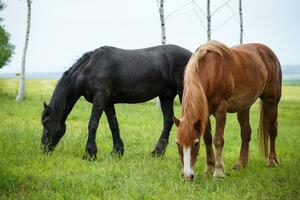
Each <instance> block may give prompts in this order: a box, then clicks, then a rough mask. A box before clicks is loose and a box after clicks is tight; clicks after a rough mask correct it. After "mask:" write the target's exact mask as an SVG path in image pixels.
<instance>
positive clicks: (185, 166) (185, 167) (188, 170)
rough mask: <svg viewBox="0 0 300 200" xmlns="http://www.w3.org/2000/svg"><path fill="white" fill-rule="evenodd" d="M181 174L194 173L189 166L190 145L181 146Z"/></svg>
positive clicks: (188, 175) (187, 175) (188, 174)
mask: <svg viewBox="0 0 300 200" xmlns="http://www.w3.org/2000/svg"><path fill="white" fill-rule="evenodd" d="M183 175H184V176H185V177H190V176H191V175H194V170H193V169H192V167H191V147H188V148H185V147H183Z"/></svg>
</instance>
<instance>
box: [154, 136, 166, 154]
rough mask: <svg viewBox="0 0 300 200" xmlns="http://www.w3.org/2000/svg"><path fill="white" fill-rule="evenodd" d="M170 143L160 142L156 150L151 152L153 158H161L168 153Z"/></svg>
mask: <svg viewBox="0 0 300 200" xmlns="http://www.w3.org/2000/svg"><path fill="white" fill-rule="evenodd" d="M167 144H168V142H167V141H166V140H165V139H162V140H160V141H159V142H158V143H157V145H156V147H155V149H154V150H153V151H152V152H151V156H152V157H161V156H163V155H164V154H165V153H166V148H167Z"/></svg>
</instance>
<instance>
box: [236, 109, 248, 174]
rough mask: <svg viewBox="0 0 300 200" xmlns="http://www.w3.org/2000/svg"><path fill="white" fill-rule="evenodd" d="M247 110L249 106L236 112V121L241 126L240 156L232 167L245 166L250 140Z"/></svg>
mask: <svg viewBox="0 0 300 200" xmlns="http://www.w3.org/2000/svg"><path fill="white" fill-rule="evenodd" d="M249 110H250V107H249V108H247V109H246V110H243V111H240V112H238V113H237V118H238V122H239V124H240V127H241V138H242V144H241V151H240V158H239V160H238V161H237V162H236V164H235V165H234V166H233V169H235V170H236V169H240V168H242V167H246V165H247V163H248V152H249V142H250V140H251V127H250V124H249Z"/></svg>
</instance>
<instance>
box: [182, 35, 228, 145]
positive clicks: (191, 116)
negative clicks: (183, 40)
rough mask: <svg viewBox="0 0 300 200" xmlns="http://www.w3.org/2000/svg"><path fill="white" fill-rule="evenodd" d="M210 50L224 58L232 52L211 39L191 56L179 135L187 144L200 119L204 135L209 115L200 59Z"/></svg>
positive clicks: (185, 83) (185, 76)
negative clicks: (201, 78) (195, 124)
mask: <svg viewBox="0 0 300 200" xmlns="http://www.w3.org/2000/svg"><path fill="white" fill-rule="evenodd" d="M208 51H212V52H215V53H217V54H219V55H220V56H221V57H222V58H224V56H226V55H228V54H230V53H231V52H230V49H229V48H228V47H227V46H226V45H224V44H222V43H220V42H217V41H213V40H212V41H209V42H207V43H206V44H204V45H201V46H200V47H199V48H198V49H197V50H196V52H195V53H194V54H193V56H192V57H191V58H190V60H189V62H188V64H187V66H186V69H185V73H184V92H183V101H182V118H181V120H182V122H181V128H182V130H183V131H179V132H181V133H183V134H181V135H180V136H179V137H180V138H181V140H182V142H183V143H185V144H187V143H188V142H190V141H192V139H193V138H194V137H195V136H193V135H192V134H191V133H193V132H194V123H196V122H197V121H198V120H200V136H203V134H204V132H205V128H206V124H207V120H208V117H209V110H208V103H207V99H206V95H205V91H204V89H203V87H202V84H201V80H200V76H199V61H200V60H201V59H203V58H204V57H205V55H206V53H207V52H208Z"/></svg>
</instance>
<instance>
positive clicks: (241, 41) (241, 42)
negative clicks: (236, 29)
mask: <svg viewBox="0 0 300 200" xmlns="http://www.w3.org/2000/svg"><path fill="white" fill-rule="evenodd" d="M239 12H240V44H243V33H244V27H243V12H242V0H239Z"/></svg>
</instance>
